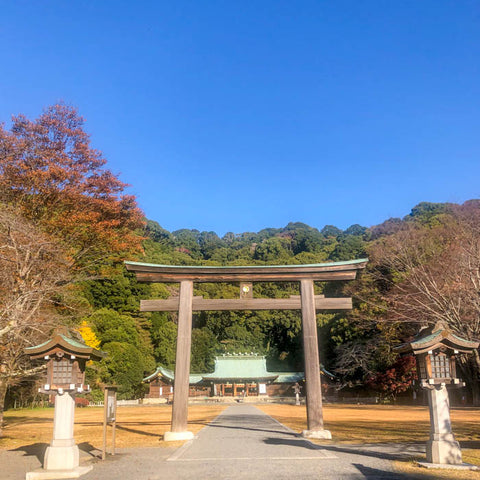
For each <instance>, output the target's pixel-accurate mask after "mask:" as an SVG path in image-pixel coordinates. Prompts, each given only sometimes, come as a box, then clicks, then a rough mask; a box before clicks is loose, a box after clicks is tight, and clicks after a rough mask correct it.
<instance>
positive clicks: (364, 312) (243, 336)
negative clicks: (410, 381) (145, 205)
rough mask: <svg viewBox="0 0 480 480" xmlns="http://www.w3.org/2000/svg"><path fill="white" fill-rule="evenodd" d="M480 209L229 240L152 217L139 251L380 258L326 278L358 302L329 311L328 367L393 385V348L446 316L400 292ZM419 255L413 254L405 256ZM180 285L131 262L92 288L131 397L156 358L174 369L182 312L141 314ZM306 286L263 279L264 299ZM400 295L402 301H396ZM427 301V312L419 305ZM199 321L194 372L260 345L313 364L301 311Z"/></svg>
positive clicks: (352, 378)
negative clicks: (137, 270)
mask: <svg viewBox="0 0 480 480" xmlns="http://www.w3.org/2000/svg"><path fill="white" fill-rule="evenodd" d="M479 211H480V209H479V203H478V202H477V201H473V200H472V201H470V202H466V203H465V204H464V205H462V206H460V205H454V204H443V203H427V202H424V203H421V204H419V205H417V206H416V207H414V208H413V209H412V211H411V213H410V214H409V215H407V216H406V217H404V218H403V219H399V218H394V219H389V220H387V221H385V222H384V223H382V224H380V225H377V226H374V227H371V228H367V227H363V226H360V225H352V226H351V227H349V228H347V229H346V230H343V231H342V230H341V229H339V228H337V227H335V226H331V225H327V226H324V227H323V228H322V229H321V230H319V229H317V228H314V227H311V226H309V225H306V224H303V223H289V224H288V225H287V226H285V227H284V228H266V229H263V230H261V231H260V232H258V233H252V232H245V233H241V234H234V233H227V234H225V235H224V236H223V237H221V238H220V237H219V236H218V235H217V234H215V233H214V232H200V231H198V230H187V229H182V230H177V231H174V232H168V231H167V230H165V229H163V228H162V227H161V226H160V225H159V223H157V222H155V221H152V220H148V221H147V222H146V226H145V229H144V232H143V235H144V237H145V240H144V243H143V245H144V254H143V255H141V256H138V257H136V258H132V260H133V259H134V260H138V261H143V262H150V263H158V264H171V265H251V264H252V265H254V264H259V265H260V264H309V263H320V262H328V261H342V260H351V259H356V258H361V257H366V256H368V257H370V258H371V261H370V263H369V267H368V269H367V271H366V272H365V273H364V274H363V275H362V276H361V278H360V279H359V280H358V281H355V282H350V283H349V284H347V285H340V286H339V285H338V284H328V283H327V284H318V285H317V287H316V288H317V293H322V292H324V293H326V294H327V295H330V296H335V295H342V294H343V292H342V291H341V290H343V289H344V288H347V289H348V291H347V294H348V295H352V296H353V298H354V304H355V310H354V311H353V312H325V313H322V314H319V315H318V317H317V318H318V324H319V327H320V330H319V336H320V342H321V357H322V362H323V363H324V364H325V365H326V366H327V368H329V369H331V370H332V371H334V372H335V373H336V374H337V375H338V378H339V379H340V382H341V384H342V385H363V386H368V387H369V388H376V386H378V385H377V384H378V383H382V384H383V383H384V382H383V380H382V377H381V375H384V374H385V372H386V371H387V373H388V371H390V370H388V369H389V368H390V367H391V366H392V365H394V364H395V361H396V359H395V355H394V354H393V353H392V346H393V345H395V344H398V342H400V341H401V340H402V338H404V337H405V336H408V335H409V334H411V333H412V332H413V331H415V330H416V329H418V323H417V322H419V321H421V322H425V321H434V319H432V318H429V317H428V316H423V317H422V318H419V315H420V316H421V315H422V314H423V313H424V312H422V311H421V309H419V308H416V307H415V305H410V306H408V305H400V304H398V301H397V297H396V296H397V295H399V293H401V292H402V289H403V291H405V290H408V291H412V289H415V288H416V286H415V285H412V284H410V283H409V282H410V281H411V278H410V277H409V274H410V271H412V272H413V270H414V268H416V267H415V265H416V264H422V262H423V264H425V265H427V264H430V263H431V262H433V264H435V262H438V261H439V260H440V259H441V260H442V261H445V258H446V257H445V256H446V255H447V256H448V249H450V248H451V247H452V245H454V244H455V241H457V240H459V238H457V237H458V225H459V224H460V223H461V224H462V225H463V226H464V227H465V226H466V225H470V223H471V222H473V223H475V222H476V221H477V220H478V218H480V217H479V215H478V213H479ZM469 222H470V223H469ZM464 230H465V229H464ZM455 231H456V232H457V233H455ZM465 231H466V230H465ZM452 232H453V233H454V237H452ZM466 235H467V234H466ZM467 236H468V235H467ZM454 239H456V240H455V241H454ZM468 241H469V240H468V239H467V238H465V242H468ZM407 251H408V252H407ZM407 253H408V255H410V257H408V255H407V256H406V257H405V256H404V255H406V254H407ZM409 262H410V263H409ZM437 270H438V269H437ZM433 273H434V272H433V270H432V274H433ZM437 273H439V272H437ZM420 283H421V282H420ZM175 289H176V287H175V286H174V285H161V284H154V285H144V284H137V283H136V282H135V280H134V278H133V276H131V275H129V274H127V273H126V272H125V270H124V269H123V267H119V268H118V270H117V273H116V274H115V275H113V276H110V278H108V279H104V280H97V281H95V282H90V283H89V285H88V298H89V301H90V303H91V305H92V306H93V308H94V309H95V312H94V313H93V314H92V315H90V316H88V317H86V318H85V320H86V322H87V324H88V325H90V326H91V327H92V328H93V330H94V331H95V333H96V334H97V336H98V338H99V339H100V341H101V347H102V348H103V349H104V350H106V351H108V352H109V353H110V357H109V358H110V359H109V360H106V361H105V363H106V365H104V366H103V367H102V368H104V370H103V371H102V372H100V373H101V378H102V379H103V380H104V381H115V382H117V383H120V384H122V382H123V384H125V387H126V385H127V383H129V384H130V387H129V388H128V389H127V388H125V395H126V396H128V395H133V394H135V392H138V391H139V390H138V389H139V384H138V381H139V379H140V378H141V376H142V375H143V374H144V373H147V372H149V371H150V370H152V369H153V367H154V365H155V364H162V365H164V366H166V367H169V368H172V367H173V365H174V361H175V337H176V317H175V314H170V313H148V314H140V313H139V300H140V299H141V298H167V297H168V296H170V295H175V294H176V291H175ZM298 293H299V290H298V285H296V284H295V283H284V284H271V283H258V284H255V286H254V295H255V296H257V297H274V296H275V297H282V296H283V297H287V296H289V295H292V294H298ZM195 295H203V296H204V297H205V298H235V297H237V296H238V285H232V284H196V285H195ZM390 301H391V302H396V307H395V308H393V307H392V306H391V305H389V302H390ZM392 305H393V304H392ZM417 307H418V306H417ZM415 308H416V311H417V314H413V313H412V312H411V311H410V310H415ZM402 309H403V310H402ZM409 309H410V310H409ZM193 327H194V328H193V345H192V370H193V371H197V372H199V371H203V372H204V371H207V370H210V369H212V367H213V358H214V356H215V355H216V354H219V353H222V352H251V351H254V352H258V353H261V354H265V355H267V359H268V364H269V367H270V368H271V369H275V370H295V369H297V370H298V369H303V364H302V347H301V335H300V333H301V332H300V328H301V322H300V313H299V312H294V311H274V312H201V313H199V314H196V315H195V316H194V325H193ZM135 358H136V359H137V360H136V361H135V362H134V359H135ZM139 359H140V360H141V361H139ZM129 360H130V361H131V362H134V363H135V368H136V369H137V371H136V372H131V371H129V372H124V377H121V378H120V377H119V372H120V371H121V370H122V365H123V364H124V362H125V361H129ZM106 367H108V368H106ZM400 367H401V368H404V367H405V368H407V367H409V368H410V367H411V365H410V366H408V365H407V366H402V365H400ZM400 367H399V366H398V365H396V366H395V365H394V367H393V369H394V371H395V369H396V370H397V371H400V370H401V368H400ZM402 374H403V373H402ZM127 377H128V378H127ZM402 378H403V377H402ZM405 378H407V377H405ZM394 383H395V382H394ZM403 383H405V382H403ZM401 385H402V381H400V382H399V385H397V384H396V383H395V386H394V387H391V388H392V389H393V390H394V391H393V392H390V391H389V392H385V393H386V394H392V393H393V394H395V393H396V389H400V390H401V388H404V387H405V385H404V387H402V386H401Z"/></svg>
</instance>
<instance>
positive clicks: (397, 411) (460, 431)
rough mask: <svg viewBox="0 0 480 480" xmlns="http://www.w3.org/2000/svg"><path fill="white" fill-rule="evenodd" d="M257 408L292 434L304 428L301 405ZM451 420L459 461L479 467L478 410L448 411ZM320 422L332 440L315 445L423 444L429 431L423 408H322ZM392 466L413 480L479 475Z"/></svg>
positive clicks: (403, 464)
mask: <svg viewBox="0 0 480 480" xmlns="http://www.w3.org/2000/svg"><path fill="white" fill-rule="evenodd" d="M258 408H260V410H262V411H263V412H265V413H266V414H268V415H270V416H272V417H274V418H275V419H276V420H278V421H279V422H280V423H283V424H284V425H286V426H287V427H290V428H291V429H292V430H294V431H296V432H301V431H302V430H305V429H306V428H307V412H306V408H305V406H295V405H274V404H269V405H260V406H258ZM451 418H452V424H453V431H454V433H455V436H456V438H457V440H459V441H460V442H462V444H463V448H462V452H463V460H464V461H465V462H468V463H472V464H474V465H480V430H479V428H478V427H479V425H480V409H476V408H461V409H452V411H451ZM324 421H325V428H327V429H328V430H330V431H331V432H332V437H333V440H323V441H321V442H320V441H318V442H317V443H350V444H356V443H360V444H361V443H388V442H393V443H408V442H422V443H424V442H426V441H427V440H428V436H429V431H430V420H429V414H428V408H427V407H402V406H389V405H326V406H324ZM423 460H424V459H423ZM395 465H396V468H397V470H399V471H401V472H404V473H406V474H408V475H411V476H412V477H415V478H416V477H418V478H422V477H423V476H424V477H425V479H427V478H428V479H431V478H438V479H450V478H455V479H459V480H470V479H477V480H479V479H480V473H479V472H469V471H467V472H459V471H452V470H433V471H432V470H426V469H423V468H419V467H417V466H416V464H415V463H414V462H413V461H411V462H401V461H398V462H395ZM433 472H434V473H433Z"/></svg>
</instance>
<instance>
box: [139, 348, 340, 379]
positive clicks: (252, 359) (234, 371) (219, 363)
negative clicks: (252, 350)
mask: <svg viewBox="0 0 480 480" xmlns="http://www.w3.org/2000/svg"><path fill="white" fill-rule="evenodd" d="M320 371H321V373H322V374H324V375H326V376H327V377H329V378H331V379H334V378H335V375H333V374H332V373H330V372H328V371H327V370H325V368H324V367H323V365H320ZM158 376H162V377H164V378H166V379H167V380H170V381H171V382H173V381H174V379H175V373H174V372H173V371H172V370H169V369H168V368H164V367H162V366H159V367H157V369H156V370H155V372H153V373H152V374H151V375H149V376H148V377H145V378H144V379H143V381H144V382H150V381H152V380H154V379H155V378H157V377H158ZM304 378H305V373H304V372H269V371H268V370H267V364H266V359H265V357H264V356H259V355H254V354H250V355H248V354H244V355H242V354H232V355H223V356H220V357H215V371H214V372H213V373H197V374H191V375H190V376H189V383H190V385H195V384H197V383H200V382H201V381H202V380H206V381H212V380H231V381H235V380H261V379H263V380H271V381H273V383H293V382H300V381H302V380H304Z"/></svg>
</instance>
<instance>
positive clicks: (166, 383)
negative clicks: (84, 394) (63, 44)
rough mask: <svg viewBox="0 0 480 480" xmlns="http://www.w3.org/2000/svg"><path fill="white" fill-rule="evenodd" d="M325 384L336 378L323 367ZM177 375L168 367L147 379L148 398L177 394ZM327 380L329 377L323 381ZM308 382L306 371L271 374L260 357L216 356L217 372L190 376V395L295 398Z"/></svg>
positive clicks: (251, 355)
mask: <svg viewBox="0 0 480 480" xmlns="http://www.w3.org/2000/svg"><path fill="white" fill-rule="evenodd" d="M321 374H322V383H324V382H326V381H331V380H333V378H334V376H333V375H332V374H331V373H329V372H327V371H326V370H325V369H323V368H321ZM174 377H175V375H174V373H173V372H172V371H171V370H168V369H166V368H164V367H161V366H160V367H158V368H157V369H156V370H155V372H154V373H153V374H152V375H150V376H148V377H146V378H144V379H143V381H144V382H147V383H149V384H150V389H149V392H148V394H147V395H146V398H148V399H161V398H164V399H165V398H169V397H170V396H172V394H173V383H174ZM323 377H325V378H323ZM304 380H305V374H304V372H269V371H268V370H267V364H266V358H265V357H264V356H260V355H257V354H253V353H250V354H224V355H222V356H218V357H215V370H214V372H213V373H199V374H193V375H190V376H189V396H190V397H198V396H207V397H262V396H263V397H272V396H289V395H293V386H294V385H295V383H299V384H301V383H302V382H303V381H304Z"/></svg>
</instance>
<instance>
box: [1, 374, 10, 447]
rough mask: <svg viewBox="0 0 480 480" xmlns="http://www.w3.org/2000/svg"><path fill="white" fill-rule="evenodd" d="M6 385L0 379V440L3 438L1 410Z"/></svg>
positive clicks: (3, 406) (5, 394) (3, 405)
mask: <svg viewBox="0 0 480 480" xmlns="http://www.w3.org/2000/svg"><path fill="white" fill-rule="evenodd" d="M7 388H8V383H7V382H6V381H5V380H2V379H0V438H1V437H2V436H3V409H4V408H5V397H6V396H7Z"/></svg>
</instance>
